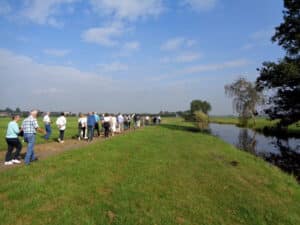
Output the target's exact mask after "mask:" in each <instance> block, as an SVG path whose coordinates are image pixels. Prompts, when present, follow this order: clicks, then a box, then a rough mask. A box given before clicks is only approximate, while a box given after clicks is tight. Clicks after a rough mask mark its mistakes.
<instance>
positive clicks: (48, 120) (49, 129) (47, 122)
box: [43, 112, 52, 140]
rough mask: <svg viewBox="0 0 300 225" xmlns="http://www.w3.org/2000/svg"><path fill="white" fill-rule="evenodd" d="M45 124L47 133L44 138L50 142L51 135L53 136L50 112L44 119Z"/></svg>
mask: <svg viewBox="0 0 300 225" xmlns="http://www.w3.org/2000/svg"><path fill="white" fill-rule="evenodd" d="M43 122H44V125H45V131H46V135H45V136H44V138H45V139H46V140H49V138H50V135H51V132H52V130H51V119H50V112H47V113H46V114H45V116H44V118H43Z"/></svg>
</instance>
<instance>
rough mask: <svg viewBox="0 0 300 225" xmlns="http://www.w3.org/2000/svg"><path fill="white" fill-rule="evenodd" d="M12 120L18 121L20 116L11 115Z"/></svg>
mask: <svg viewBox="0 0 300 225" xmlns="http://www.w3.org/2000/svg"><path fill="white" fill-rule="evenodd" d="M12 120H14V121H16V122H18V121H19V120H20V116H19V115H13V116H12Z"/></svg>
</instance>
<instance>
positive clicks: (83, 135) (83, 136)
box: [81, 127, 85, 139]
mask: <svg viewBox="0 0 300 225" xmlns="http://www.w3.org/2000/svg"><path fill="white" fill-rule="evenodd" d="M81 130H82V138H83V139H84V138H85V127H83V128H81Z"/></svg>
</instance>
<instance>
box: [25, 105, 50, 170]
mask: <svg viewBox="0 0 300 225" xmlns="http://www.w3.org/2000/svg"><path fill="white" fill-rule="evenodd" d="M37 116H38V111H37V110H32V111H31V112H30V115H29V116H28V117H27V118H26V119H24V120H23V123H22V126H21V127H22V130H23V132H24V141H25V142H27V152H26V155H25V164H26V165H29V164H30V162H32V161H35V160H37V157H36V156H35V153H34V145H35V138H36V132H37V131H40V132H43V133H45V131H43V130H42V129H41V128H40V127H39V124H38V122H37V119H36V118H37Z"/></svg>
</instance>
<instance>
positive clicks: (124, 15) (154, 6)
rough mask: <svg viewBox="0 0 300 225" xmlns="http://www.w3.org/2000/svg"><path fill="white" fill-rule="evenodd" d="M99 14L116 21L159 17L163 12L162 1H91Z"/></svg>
mask: <svg viewBox="0 0 300 225" xmlns="http://www.w3.org/2000/svg"><path fill="white" fill-rule="evenodd" d="M91 4H92V6H93V8H94V10H96V11H97V12H99V14H101V15H102V14H103V12H104V13H105V14H109V15H112V16H113V17H115V18H116V19H126V20H136V19H138V18H145V17H147V16H157V15H159V14H160V13H161V12H162V11H163V4H162V0H91Z"/></svg>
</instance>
